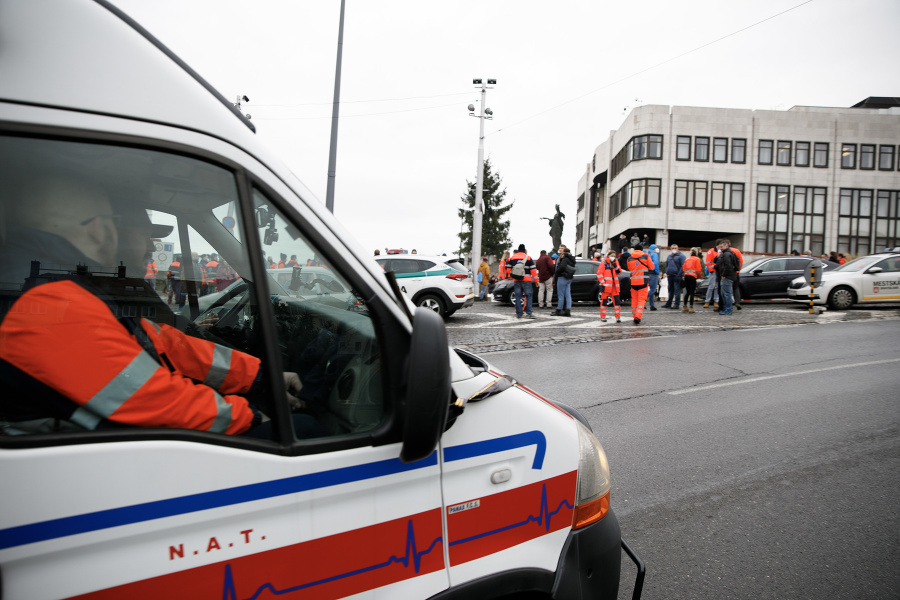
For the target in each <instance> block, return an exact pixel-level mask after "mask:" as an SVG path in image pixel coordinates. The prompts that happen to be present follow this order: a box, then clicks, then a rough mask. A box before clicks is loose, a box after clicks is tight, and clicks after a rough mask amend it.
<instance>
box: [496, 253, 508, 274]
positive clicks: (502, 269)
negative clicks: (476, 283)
mask: <svg viewBox="0 0 900 600" xmlns="http://www.w3.org/2000/svg"><path fill="white" fill-rule="evenodd" d="M508 260H509V252H504V253H503V258H501V259H500V271H499V272H498V273H497V277H499V278H500V279H509V269H508V268H507V266H506V263H507V261H508Z"/></svg>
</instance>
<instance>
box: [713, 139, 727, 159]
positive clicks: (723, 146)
mask: <svg viewBox="0 0 900 600" xmlns="http://www.w3.org/2000/svg"><path fill="white" fill-rule="evenodd" d="M713 162H728V138H713Z"/></svg>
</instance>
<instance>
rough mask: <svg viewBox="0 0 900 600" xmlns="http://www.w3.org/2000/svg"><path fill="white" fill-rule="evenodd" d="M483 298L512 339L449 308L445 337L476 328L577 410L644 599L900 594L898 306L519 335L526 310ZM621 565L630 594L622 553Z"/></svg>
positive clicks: (515, 369)
mask: <svg viewBox="0 0 900 600" xmlns="http://www.w3.org/2000/svg"><path fill="white" fill-rule="evenodd" d="M496 308H498V307H490V308H488V309H484V308H483V307H482V308H481V309H480V310H481V312H482V316H481V317H476V316H475V315H474V314H473V315H472V316H471V317H469V319H468V320H470V321H471V323H469V324H470V325H472V324H473V323H474V322H475V321H476V320H479V319H484V323H494V325H489V327H493V328H494V329H498V328H499V329H504V328H505V329H507V331H506V332H505V333H504V335H505V338H506V340H507V342H510V341H511V342H517V343H514V344H502V343H496V342H498V341H502V340H500V339H499V338H500V337H503V336H498V334H497V331H492V332H491V334H490V335H491V336H497V337H498V339H495V340H493V341H492V342H491V345H485V340H486V339H488V338H487V337H485V336H481V337H479V336H477V335H473V334H472V332H471V331H470V330H476V331H477V330H478V329H479V328H478V327H469V328H466V327H464V324H465V323H464V321H463V320H462V319H461V320H460V321H459V322H457V324H456V325H455V326H454V324H449V326H448V332H449V333H450V338H451V343H457V344H459V343H460V340H467V341H468V342H469V344H468V345H469V346H470V347H475V346H478V345H479V344H481V345H482V346H483V347H482V348H481V351H482V353H483V356H484V357H485V358H486V359H487V360H489V361H490V362H492V363H494V364H495V365H497V366H498V367H500V368H501V369H503V370H505V371H507V372H509V373H510V374H512V375H513V376H518V377H519V378H520V379H521V380H522V382H523V383H524V384H525V385H528V386H529V387H531V388H532V389H535V390H536V391H538V392H539V393H542V394H544V395H546V396H547V397H549V398H551V399H556V400H560V401H562V402H565V403H568V404H570V405H572V406H575V407H577V408H579V409H580V410H581V411H582V413H583V414H584V415H585V416H586V417H587V418H588V420H589V421H590V422H591V424H592V426H593V428H594V431H595V433H596V434H597V436H598V438H599V439H600V441H601V442H602V443H603V445H604V447H605V449H606V451H607V454H608V456H609V460H610V466H611V470H612V485H613V492H612V503H613V509H614V510H615V511H616V514H617V516H618V517H619V520H620V522H621V525H622V532H623V537H624V538H625V539H626V541H628V543H629V544H630V545H631V546H632V548H634V549H635V551H636V552H637V553H638V554H639V555H640V556H641V558H642V559H643V560H644V561H645V563H646V565H647V579H646V582H645V586H644V596H643V597H644V598H679V599H680V598H717V599H718V598H754V599H757V598H811V599H812V598H816V599H818V598H900V568H898V565H900V510H898V508H900V501H898V498H900V354H898V352H897V340H898V339H900V319H898V318H897V311H896V309H886V310H883V311H868V310H866V311H859V312H856V313H853V312H852V311H851V313H850V314H849V315H847V314H845V315H844V317H841V316H840V313H834V314H832V315H831V318H830V319H827V320H822V319H821V318H822V317H824V316H825V315H819V316H809V315H801V314H800V313H798V314H797V315H795V316H793V317H791V318H787V319H784V320H783V321H780V322H764V321H766V319H765V318H764V317H765V314H764V313H762V312H760V313H759V314H758V315H757V317H753V316H752V312H753V309H750V310H749V311H748V309H745V311H742V315H741V317H739V319H740V320H741V321H743V320H745V319H746V320H747V323H746V324H744V323H741V322H738V319H735V320H734V321H732V322H731V323H730V324H728V325H713V324H712V323H707V321H712V322H713V323H716V321H715V318H719V319H723V320H724V319H726V317H718V316H716V317H713V316H712V315H711V314H703V315H697V314H695V315H688V314H683V315H682V314H679V315H678V316H675V315H673V314H672V313H673V312H674V311H657V312H655V313H652V316H655V317H657V318H658V325H655V326H651V325H648V326H646V328H647V329H649V328H650V327H657V328H658V330H657V329H649V331H647V330H645V331H641V329H642V328H644V326H641V327H635V326H634V325H633V324H630V323H629V324H628V327H630V329H628V330H627V332H625V333H617V334H616V335H611V334H612V333H616V332H610V335H609V336H608V337H604V336H605V335H607V334H606V333H605V331H604V329H603V328H601V327H594V328H593V330H592V329H591V328H590V327H587V328H585V327H577V326H576V325H574V324H573V323H572V322H569V324H568V325H563V326H561V329H559V331H556V329H557V327H559V326H556V325H552V326H551V325H545V326H543V327H541V326H536V327H533V329H532V331H533V330H537V331H538V332H540V330H541V329H543V330H544V331H543V333H540V335H542V336H543V337H542V338H535V337H534V335H532V336H531V337H530V338H529V339H524V338H526V337H527V336H528V335H529V334H523V333H522V331H520V330H519V328H520V327H522V326H524V327H529V326H533V325H534V324H535V322H534V321H532V322H530V323H528V324H523V325H522V326H520V325H518V323H517V322H515V320H514V321H513V323H512V324H510V325H500V324H497V323H496V319H495V318H494V317H492V316H491V315H492V314H493V313H492V311H493V310H495V309H496ZM796 308H797V307H796V306H794V305H785V306H784V309H785V310H796ZM766 309H767V310H772V309H771V308H769V305H767V308H766ZM596 310H597V307H596V306H593V307H585V312H587V311H591V312H593V311H596ZM761 310H762V309H761ZM476 312H477V311H476ZM663 312H665V313H666V315H663V314H662V313H663ZM800 312H802V311H800ZM710 313H711V311H710ZM863 313H865V314H863ZM786 314H787V313H775V315H774V317H775V320H776V321H778V320H779V319H782V317H784V316H785V315H786ZM485 315H487V316H485ZM687 317H694V318H695V319H694V322H693V323H691V322H688V325H689V326H690V327H688V328H681V329H678V327H679V323H681V322H682V319H684V318H687ZM697 317H699V318H700V319H704V321H703V322H702V326H700V327H698V325H701V322H700V321H699V319H697ZM454 318H455V317H454ZM490 319H494V320H490ZM582 319H583V320H584V323H585V324H587V325H590V324H592V323H593V321H592V320H591V318H590V317H589V316H587V315H586V316H584V317H582ZM663 319H666V321H663ZM806 319H810V320H806ZM504 320H505V319H504ZM652 320H653V319H651V321H652ZM797 320H800V323H798V322H795V321H797ZM451 321H452V319H451ZM801 323H806V325H802V326H801ZM817 325H823V326H817ZM623 327H624V325H621V326H619V328H623ZM548 328H553V330H554V331H552V332H549V333H550V335H547V334H548V331H549V330H548ZM597 329H599V330H600V331H599V332H598V331H597ZM526 331H529V330H527V329H526ZM501 333H502V332H501ZM535 335H538V334H535ZM554 335H555V336H556V337H554ZM579 336H580V337H579ZM510 338H523V339H510ZM536 339H537V340H538V341H535V340H536ZM589 340H598V341H594V342H593V343H584V342H587V341H589ZM501 349H503V350H501ZM491 350H497V351H491ZM623 565H624V566H623V576H622V586H621V590H620V598H630V597H631V585H632V581H633V577H634V568H633V567H632V566H631V564H630V563H629V562H628V561H627V560H626V561H625V562H624V563H623Z"/></svg>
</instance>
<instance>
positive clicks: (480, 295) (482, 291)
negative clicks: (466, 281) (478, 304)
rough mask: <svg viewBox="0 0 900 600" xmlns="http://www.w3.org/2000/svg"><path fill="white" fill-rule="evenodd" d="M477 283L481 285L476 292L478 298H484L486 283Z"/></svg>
mask: <svg viewBox="0 0 900 600" xmlns="http://www.w3.org/2000/svg"><path fill="white" fill-rule="evenodd" d="M478 285H480V286H481V293H480V294H478V299H479V300H484V296H485V294H487V289H488V286H487V284H484V283H479V284H478Z"/></svg>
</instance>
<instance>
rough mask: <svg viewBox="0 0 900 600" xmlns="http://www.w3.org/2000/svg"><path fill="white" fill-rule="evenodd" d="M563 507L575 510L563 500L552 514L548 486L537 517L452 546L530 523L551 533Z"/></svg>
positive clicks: (462, 540) (542, 497)
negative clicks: (552, 519)
mask: <svg viewBox="0 0 900 600" xmlns="http://www.w3.org/2000/svg"><path fill="white" fill-rule="evenodd" d="M563 507H566V508H569V509H573V508H575V507H574V506H572V505H571V504H569V501H568V500H563V501H562V502H560V503H559V505H558V506H557V507H556V510H554V511H553V512H550V510H549V509H550V506H549V504H548V502H547V486H546V484H545V485H544V486H543V488H542V490H541V508H540V510H539V511H538V514H537V516H535V515H528V518H526V519H525V520H524V521H520V522H518V523H513V524H512V525H507V526H506V527H501V528H499V529H494V530H493V531H486V532H485V533H479V534H478V535H473V536H470V537H467V538H464V539H461V540H456V541H454V542H450V546H451V547H452V546H456V545H458V544H465V543H466V542H471V541H472V540H477V539H481V538H483V537H487V536H489V535H494V534H497V533H502V532H504V531H509V530H510V529H515V528H516V527H522V526H523V525H528V524H529V523H537V524H538V525H543V527H544V531H550V519H551V518H553V517H554V516H556V515H557V514H558V513H559V511H561V510H562V509H563Z"/></svg>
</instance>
